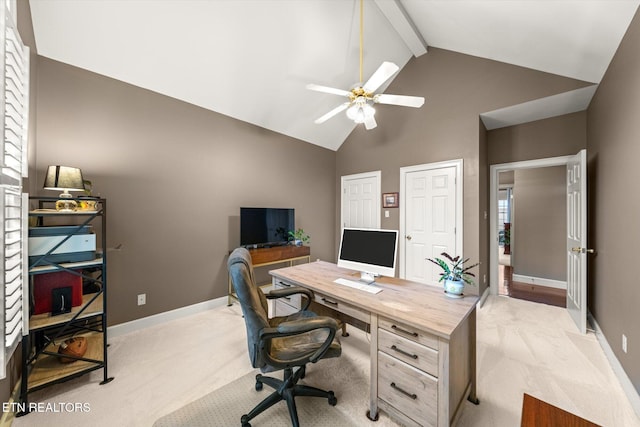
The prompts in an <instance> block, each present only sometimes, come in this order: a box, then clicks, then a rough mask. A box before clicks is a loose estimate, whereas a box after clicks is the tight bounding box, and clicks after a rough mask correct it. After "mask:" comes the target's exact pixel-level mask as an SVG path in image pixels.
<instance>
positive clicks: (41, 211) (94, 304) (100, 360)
mask: <svg viewBox="0 0 640 427" xmlns="http://www.w3.org/2000/svg"><path fill="white" fill-rule="evenodd" d="M57 200H58V198H57V197H31V198H30V201H31V202H32V203H34V204H35V203H37V206H38V208H37V209H34V210H31V211H29V219H30V223H32V221H33V220H35V221H36V223H37V226H38V227H46V226H56V225H64V226H68V227H66V228H68V231H67V233H65V234H64V235H63V236H61V237H62V239H61V240H60V241H59V242H58V243H56V245H55V246H53V247H52V248H50V249H49V250H48V251H47V252H46V253H45V254H43V255H40V256H36V257H31V259H30V261H29V295H30V298H33V295H34V292H33V286H34V277H35V276H37V275H41V274H49V273H54V272H60V271H66V272H68V273H70V274H73V275H75V276H80V277H81V278H82V282H83V288H85V285H86V287H87V290H88V293H86V294H85V293H84V292H83V295H82V304H81V305H79V306H76V307H72V309H71V312H69V313H64V314H59V315H55V316H53V315H51V313H41V314H31V313H25V317H28V318H29V328H28V330H27V331H24V332H23V337H22V382H21V386H20V401H21V404H23V407H25V408H27V409H26V410H25V411H23V412H21V413H20V414H19V415H25V414H27V413H28V406H29V405H28V395H29V393H31V392H34V391H36V390H40V389H42V388H45V387H48V386H50V385H53V384H57V383H61V382H64V381H68V380H71V379H73V378H76V377H79V376H82V375H84V374H87V373H89V372H92V371H95V370H99V369H102V370H103V380H102V381H101V382H100V384H106V383H108V382H110V381H111V380H113V377H109V375H108V370H107V346H108V344H107V245H106V236H107V221H106V219H107V216H106V209H107V202H106V199H102V198H95V197H77V198H73V200H76V201H77V202H95V203H96V209H95V210H77V211H74V212H60V211H56V209H55V202H56V201H57ZM98 222H99V223H100V224H97V223H98ZM87 226H91V227H94V230H93V232H98V231H99V233H100V234H99V235H97V236H96V237H97V239H96V256H95V258H94V259H91V260H87V261H79V262H57V261H56V259H58V258H56V257H55V256H54V252H55V251H56V249H58V248H59V247H60V246H62V245H63V244H64V243H65V242H67V241H68V240H69V239H71V237H72V236H74V235H76V234H82V231H83V230H86V227H87ZM30 302H32V301H30ZM30 306H31V304H30ZM72 336H84V337H85V338H86V339H87V342H88V346H87V352H86V353H85V354H84V356H82V357H78V358H76V357H67V356H65V357H67V358H72V359H77V360H75V361H73V362H72V363H64V364H63V363H61V362H60V358H59V354H58V347H59V345H60V343H62V342H63V341H64V340H65V339H67V338H70V337H72Z"/></svg>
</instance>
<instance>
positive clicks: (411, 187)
mask: <svg viewBox="0 0 640 427" xmlns="http://www.w3.org/2000/svg"><path fill="white" fill-rule="evenodd" d="M457 172H458V170H457V168H456V166H447V167H438V168H434V169H431V168H429V169H418V170H413V171H408V172H406V173H405V174H404V187H403V188H402V190H403V195H402V196H401V197H400V199H401V200H404V202H402V201H401V203H403V206H404V209H403V212H402V213H401V214H403V217H404V230H401V231H403V234H404V235H403V237H404V238H403V239H402V242H401V244H402V245H403V251H402V253H403V254H404V257H403V262H404V265H403V266H404V269H403V270H404V274H403V273H402V272H401V276H402V277H403V278H405V279H407V280H412V281H417V282H422V283H431V284H436V283H437V282H438V279H439V278H440V276H439V275H438V271H439V269H438V267H437V266H435V265H434V264H432V263H430V262H429V261H427V260H426V258H432V257H441V256H440V254H441V253H442V252H447V253H449V254H450V255H452V256H455V255H461V253H460V252H461V251H462V247H461V245H460V247H458V245H457V239H456V228H457V222H458V219H459V218H458V216H459V212H458V206H457V204H458V201H457V194H456V178H457ZM401 228H402V227H401Z"/></svg>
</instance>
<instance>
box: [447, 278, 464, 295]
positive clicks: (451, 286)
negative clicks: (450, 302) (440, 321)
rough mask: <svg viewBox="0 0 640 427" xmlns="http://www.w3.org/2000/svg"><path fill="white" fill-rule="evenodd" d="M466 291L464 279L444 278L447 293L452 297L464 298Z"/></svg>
mask: <svg viewBox="0 0 640 427" xmlns="http://www.w3.org/2000/svg"><path fill="white" fill-rule="evenodd" d="M463 291H464V282H463V281H462V280H449V279H445V280H444V292H445V295H446V296H448V297H450V298H462V297H463V295H462V292H463Z"/></svg>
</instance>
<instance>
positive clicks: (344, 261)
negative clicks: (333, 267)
mask: <svg viewBox="0 0 640 427" xmlns="http://www.w3.org/2000/svg"><path fill="white" fill-rule="evenodd" d="M397 247H398V231H397V230H378V229H372V228H344V229H342V238H341V240H340V253H339V255H338V266H340V267H344V268H349V269H351V270H359V271H360V274H361V278H360V280H362V281H365V282H369V283H371V282H373V281H374V279H375V276H390V277H393V276H395V273H396V252H397Z"/></svg>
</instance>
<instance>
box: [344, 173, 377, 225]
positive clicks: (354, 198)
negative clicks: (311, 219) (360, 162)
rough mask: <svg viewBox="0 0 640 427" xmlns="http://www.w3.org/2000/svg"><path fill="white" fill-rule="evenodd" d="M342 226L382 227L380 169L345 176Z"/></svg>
mask: <svg viewBox="0 0 640 427" xmlns="http://www.w3.org/2000/svg"><path fill="white" fill-rule="evenodd" d="M341 182H342V208H341V209H342V213H341V215H342V218H341V224H342V227H354V228H380V198H381V194H380V171H375V172H368V173H360V174H356V175H347V176H343V177H342V179H341Z"/></svg>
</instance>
